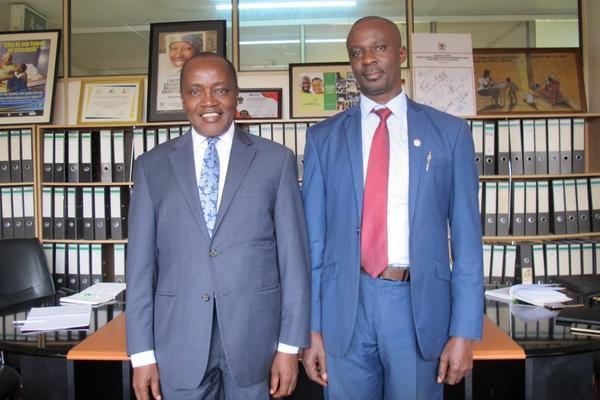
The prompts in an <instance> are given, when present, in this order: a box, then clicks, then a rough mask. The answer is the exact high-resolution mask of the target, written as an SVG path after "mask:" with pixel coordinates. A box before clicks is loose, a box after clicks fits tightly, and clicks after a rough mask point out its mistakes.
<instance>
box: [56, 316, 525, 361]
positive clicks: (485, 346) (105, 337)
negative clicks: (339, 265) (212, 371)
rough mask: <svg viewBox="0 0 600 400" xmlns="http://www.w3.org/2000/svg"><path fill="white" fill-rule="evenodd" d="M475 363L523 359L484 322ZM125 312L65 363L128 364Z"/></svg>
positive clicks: (508, 340)
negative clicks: (77, 361) (97, 362)
mask: <svg viewBox="0 0 600 400" xmlns="http://www.w3.org/2000/svg"><path fill="white" fill-rule="evenodd" d="M473 358H474V359H475V360H523V359H525V352H524V351H523V349H522V348H521V346H519V345H518V344H517V343H516V342H515V341H514V340H512V339H511V338H510V337H508V335H507V334H506V333H504V331H503V330H502V329H500V328H499V327H498V326H497V325H495V324H494V323H493V322H492V321H490V320H489V319H488V318H487V317H485V318H484V319H483V340H482V341H481V342H475V343H474V344H473ZM128 359H129V357H128V356H127V345H126V341H125V313H121V314H119V316H117V317H116V318H115V319H113V320H112V321H110V322H109V323H107V324H106V325H104V326H103V327H102V328H100V329H99V330H98V331H96V332H95V333H94V334H92V335H91V336H90V337H88V338H87V339H85V340H83V341H82V342H81V343H79V344H78V345H77V346H75V347H73V348H72V349H71V350H70V351H69V353H68V354H67V360H90V361H91V360H97V361H127V360H128Z"/></svg>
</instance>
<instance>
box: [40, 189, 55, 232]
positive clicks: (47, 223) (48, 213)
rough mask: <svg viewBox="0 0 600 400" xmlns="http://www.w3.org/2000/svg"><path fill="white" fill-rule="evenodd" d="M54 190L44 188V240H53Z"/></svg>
mask: <svg viewBox="0 0 600 400" xmlns="http://www.w3.org/2000/svg"><path fill="white" fill-rule="evenodd" d="M52 197H53V196H52V188H51V187H43V188H42V238H44V239H53V238H54V235H53V231H54V223H53V222H52Z"/></svg>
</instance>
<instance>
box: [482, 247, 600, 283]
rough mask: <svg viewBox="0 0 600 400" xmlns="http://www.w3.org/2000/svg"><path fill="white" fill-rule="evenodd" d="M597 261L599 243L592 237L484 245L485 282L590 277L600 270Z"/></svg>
mask: <svg viewBox="0 0 600 400" xmlns="http://www.w3.org/2000/svg"><path fill="white" fill-rule="evenodd" d="M599 262H600V243H599V242H597V241H593V240H558V241H547V242H541V243H529V242H524V243H523V242H522V243H519V244H516V245H514V244H506V243H494V244H487V243H486V244H484V245H483V275H484V281H485V284H486V285H487V286H510V285H513V284H515V283H556V282H557V278H558V277H569V276H587V277H590V276H593V275H595V274H596V273H598V272H600V271H597V270H596V268H595V266H596V265H597V264H598V263H599Z"/></svg>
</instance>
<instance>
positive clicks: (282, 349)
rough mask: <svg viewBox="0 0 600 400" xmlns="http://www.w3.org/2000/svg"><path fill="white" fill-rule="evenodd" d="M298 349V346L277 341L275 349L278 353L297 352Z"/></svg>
mask: <svg viewBox="0 0 600 400" xmlns="http://www.w3.org/2000/svg"><path fill="white" fill-rule="evenodd" d="M299 350H300V347H296V346H290V345H289V344H285V343H279V344H278V345H277V351H278V352H280V353H286V354H298V351H299Z"/></svg>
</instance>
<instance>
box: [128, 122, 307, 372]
mask: <svg viewBox="0 0 600 400" xmlns="http://www.w3.org/2000/svg"><path fill="white" fill-rule="evenodd" d="M191 130H192V145H193V148H194V168H195V170H196V184H198V182H199V181H200V175H201V173H202V161H203V159H204V152H205V151H206V148H207V147H208V142H207V140H206V137H205V136H202V135H200V134H199V133H198V132H196V130H195V129H194V128H193V127H192V128H191ZM234 131H235V125H234V124H231V126H229V129H227V131H225V133H223V134H221V135H220V136H219V140H218V141H217V142H216V143H215V147H216V148H217V153H218V154H219V193H218V195H217V196H218V197H217V210H218V208H219V205H220V204H221V196H222V195H223V188H224V187H225V177H226V176H227V167H228V166H229V156H230V154H231V145H232V143H233V133H234ZM198 206H200V202H198ZM298 350H299V348H298V347H296V346H290V345H287V344H284V343H279V344H278V346H277V351H279V352H282V353H289V354H296V353H298ZM154 363H156V357H155V355H154V350H148V351H143V352H141V353H136V354H132V355H131V365H132V366H133V367H134V368H135V367H141V366H143V365H148V364H154Z"/></svg>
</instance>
